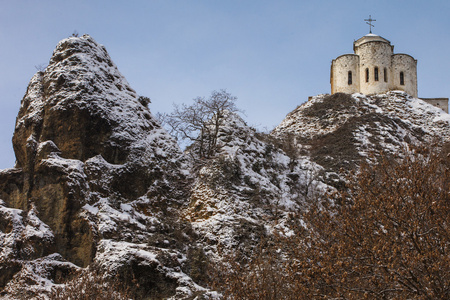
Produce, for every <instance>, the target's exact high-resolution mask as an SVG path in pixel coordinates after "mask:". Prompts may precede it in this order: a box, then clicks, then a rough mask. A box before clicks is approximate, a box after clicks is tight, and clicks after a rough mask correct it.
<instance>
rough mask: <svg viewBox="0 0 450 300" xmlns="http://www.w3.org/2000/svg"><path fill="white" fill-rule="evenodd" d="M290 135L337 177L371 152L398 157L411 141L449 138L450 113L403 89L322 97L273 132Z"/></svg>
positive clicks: (437, 140)
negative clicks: (371, 93) (383, 92)
mask: <svg viewBox="0 0 450 300" xmlns="http://www.w3.org/2000/svg"><path fill="white" fill-rule="evenodd" d="M286 134H291V135H292V136H293V137H294V138H295V140H296V142H297V146H298V147H299V149H300V151H303V153H304V154H306V155H309V156H311V159H312V160H313V161H315V162H317V163H319V164H320V165H322V166H323V167H324V168H326V169H327V171H328V175H329V176H331V175H332V173H335V176H334V177H335V178H337V173H338V172H339V170H340V169H341V168H344V170H349V169H352V168H354V167H355V166H357V165H359V163H360V161H361V160H365V159H366V158H367V157H368V155H369V154H370V153H372V152H383V153H385V154H388V155H392V156H394V157H395V156H396V155H398V154H399V153H400V152H401V151H400V150H401V149H402V148H405V147H407V146H408V145H419V144H430V143H431V144H432V143H436V144H437V145H439V144H443V143H446V142H448V141H450V116H449V115H448V114H447V113H445V112H444V111H443V110H441V109H439V108H437V107H434V106H432V105H430V104H428V103H426V102H424V101H422V100H420V99H416V98H412V97H410V96H408V95H407V94H405V93H404V92H397V91H393V92H388V93H386V94H380V95H373V96H366V95H362V94H354V95H347V94H334V95H331V96H330V95H318V96H316V97H313V98H312V99H311V100H310V101H308V102H306V103H305V104H303V105H301V106H299V107H297V108H296V109H295V110H294V111H292V112H291V113H289V114H288V115H287V116H286V118H285V119H284V120H283V121H282V122H281V124H280V125H278V126H277V127H276V128H275V129H274V130H273V132H272V135H273V136H275V137H282V136H285V135H286Z"/></svg>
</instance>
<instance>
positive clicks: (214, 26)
mask: <svg viewBox="0 0 450 300" xmlns="http://www.w3.org/2000/svg"><path fill="white" fill-rule="evenodd" d="M369 14H370V15H372V17H373V18H374V19H376V20H377V21H376V22H374V24H375V28H374V29H373V33H375V34H379V35H381V36H383V37H384V38H386V39H388V40H390V41H391V43H392V44H393V45H394V46H395V49H394V51H395V52H396V53H407V54H410V55H412V56H413V57H414V58H416V59H417V60H418V85H419V87H418V90H419V97H449V96H450V72H449V70H450V51H449V49H450V30H449V29H450V18H449V16H450V1H447V0H445V1H444V0H442V1H433V0H429V1H414V0H408V1H404V0H389V1H384V0H371V1H363V0H358V1H343V0H341V1H337V0H334V1H331V0H327V1H326V0H315V1H300V0H297V1H294V0H290V1H288V0H278V1H264V0H259V1H256V0H254V1H252V0H240V1H234V0H222V1H218V0H190V1H188V0H185V1H171V0H160V1H153V0H147V1H137V0H135V1H124V0H116V1H111V0H109V1H96V0H90V1H80V0H78V1H56V0H54V1H48V0H39V1H37V0H33V1H21V0H0V95H1V97H0V105H1V109H0V153H1V156H0V169H3V168H8V167H13V165H14V161H15V157H14V153H13V150H12V143H11V138H12V134H13V131H14V123H15V118H16V116H17V113H18V110H19V107H20V100H21V99H22V97H23V95H24V93H25V91H26V88H27V84H28V82H29V80H30V79H31V77H32V76H33V74H34V73H35V72H36V68H35V66H39V65H45V64H47V63H48V61H49V59H50V56H51V54H52V52H53V49H54V48H55V46H56V44H57V43H58V42H59V41H60V40H61V39H64V38H66V37H68V36H70V35H71V34H72V33H73V32H74V31H77V32H78V33H79V34H80V35H81V34H84V33H87V34H90V35H91V36H92V37H93V38H94V39H95V40H96V41H97V42H99V43H100V44H103V45H105V47H106V49H107V50H108V52H109V54H110V56H111V57H112V59H113V61H114V62H115V63H116V65H117V66H118V67H119V70H120V71H121V73H122V74H123V75H124V76H125V77H126V78H127V80H128V82H129V83H130V84H131V86H132V87H133V88H134V89H135V90H136V91H137V92H138V94H140V95H144V96H148V97H150V98H151V100H152V103H151V104H150V105H149V107H150V110H151V111H152V112H153V113H156V112H169V111H171V109H172V104H173V103H183V102H185V103H189V101H191V99H193V98H195V97H197V96H208V95H209V94H210V92H211V91H212V90H218V89H227V91H228V92H230V93H231V94H233V95H234V96H237V97H238V101H237V105H238V107H240V108H241V109H242V110H244V111H245V116H244V118H245V120H246V121H247V122H248V123H249V125H252V126H255V127H257V128H259V129H261V130H264V129H265V128H266V129H272V128H273V127H274V126H276V125H277V124H279V123H280V122H281V121H282V120H283V118H284V117H285V115H286V114H287V113H289V112H290V111H292V110H293V109H294V108H295V107H296V106H297V105H300V104H301V103H303V102H305V101H306V100H307V99H308V96H312V95H317V94H321V93H329V92H330V84H329V72H330V63H331V60H332V59H334V58H336V57H337V56H339V55H341V54H345V53H352V51H353V50H352V45H353V41H354V40H355V39H358V38H360V37H361V36H363V35H365V34H367V33H368V31H369V27H368V25H366V24H365V22H364V19H366V18H368V16H369Z"/></svg>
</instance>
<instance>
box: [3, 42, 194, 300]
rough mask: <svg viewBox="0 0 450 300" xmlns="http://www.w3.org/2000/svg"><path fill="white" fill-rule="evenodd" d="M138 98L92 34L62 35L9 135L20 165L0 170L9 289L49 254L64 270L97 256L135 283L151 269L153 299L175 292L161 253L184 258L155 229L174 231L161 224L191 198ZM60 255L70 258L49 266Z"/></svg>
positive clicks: (167, 143)
mask: <svg viewBox="0 0 450 300" xmlns="http://www.w3.org/2000/svg"><path fill="white" fill-rule="evenodd" d="M139 100H140V99H139V97H138V95H137V94H136V92H135V91H134V90H133V89H132V88H131V87H130V86H129V84H128V83H127V81H126V80H125V78H124V77H123V76H122V75H121V74H120V72H119V71H118V69H117V67H116V66H115V65H114V63H113V62H112V60H111V58H110V57H109V55H108V53H107V51H106V50H105V48H104V47H103V46H101V45H99V44H97V43H96V42H95V41H94V40H93V39H92V38H91V37H90V36H87V35H85V36H82V37H71V38H68V39H65V40H63V41H61V42H60V43H59V44H58V45H57V47H56V49H55V51H54V53H53V56H52V58H51V60H50V63H49V65H48V67H47V68H46V70H45V71H44V72H38V73H37V74H36V75H35V76H34V77H33V78H32V79H31V82H30V84H29V86H28V89H27V92H26V95H25V96H24V98H23V100H22V103H21V107H20V111H19V115H18V117H17V121H16V129H15V132H14V137H13V145H14V150H15V153H16V158H17V162H16V166H15V168H14V169H8V170H3V171H1V172H0V185H1V186H0V188H1V190H0V199H2V202H1V203H0V204H1V209H2V210H1V214H2V219H1V222H0V223H1V226H0V227H1V228H0V229H1V231H2V232H1V235H2V239H1V240H2V241H1V242H0V243H1V244H2V249H4V250H3V252H2V253H1V255H2V256H1V261H2V262H3V263H4V264H2V268H3V271H4V272H2V275H1V278H0V284H1V286H0V287H5V291H8V290H9V291H11V290H12V289H14V288H16V287H17V286H15V287H14V286H13V283H14V282H16V283H17V282H18V281H17V280H19V279H18V278H21V277H26V275H25V272H26V266H27V265H29V264H37V262H36V260H39V259H40V260H42V259H43V257H46V261H47V262H48V263H47V265H52V266H54V268H62V270H64V272H66V271H67V269H71V268H72V269H77V268H79V267H86V266H88V265H90V264H92V263H93V262H95V263H97V264H99V265H101V266H104V267H105V268H109V269H111V268H115V269H114V270H112V272H117V273H121V274H123V276H125V275H124V274H126V276H125V277H126V278H128V279H129V280H131V279H132V278H135V277H138V278H139V280H144V281H145V280H146V281H148V280H150V281H151V279H148V278H147V279H144V277H145V276H137V273H139V274H145V273H149V272H150V273H152V274H153V275H154V276H153V277H150V278H154V282H153V283H152V284H153V285H154V286H156V287H157V288H155V289H154V290H153V291H149V293H151V295H154V296H155V295H157V294H158V293H157V292H155V291H158V287H159V290H160V291H161V295H165V296H170V295H172V294H175V293H176V291H175V289H176V288H177V287H178V285H179V284H177V280H181V279H182V280H185V279H184V277H183V276H181V275H176V274H175V273H174V274H171V275H170V276H169V275H168V273H170V272H169V271H170V270H166V271H161V266H162V264H161V262H159V261H158V260H157V259H155V257H157V256H158V255H162V254H164V255H166V256H174V257H177V255H178V256H180V255H181V254H180V253H178V252H177V251H176V250H173V251H172V252H170V251H169V252H167V251H168V250H159V248H158V247H157V246H158V245H157V243H158V242H162V241H158V239H156V238H155V235H156V233H155V231H157V230H156V228H159V227H161V226H164V227H166V228H165V230H166V232H167V236H169V235H170V232H171V230H174V228H172V227H170V226H166V225H165V224H168V223H170V220H172V219H174V220H175V219H176V218H177V211H178V209H179V208H180V207H181V206H183V205H184V203H185V202H186V201H187V196H186V195H185V194H186V192H187V188H186V182H187V179H186V175H187V174H188V171H187V170H186V161H185V159H184V158H183V155H182V152H181V150H180V148H179V147H178V145H177V143H176V142H175V140H174V139H173V138H172V137H171V136H170V135H169V134H168V133H167V132H166V131H165V130H164V129H163V128H162V127H161V126H160V125H159V124H158V122H157V121H156V120H155V119H154V117H153V116H152V114H151V113H150V111H149V109H148V107H146V106H144V105H143V104H142V103H141V102H140V101H139ZM161 224H163V225H161ZM163 240H166V238H164V239H163ZM123 243H130V245H127V244H123ZM131 243H132V244H131ZM155 243H156V244H155ZM133 245H134V246H133ZM162 246H164V245H162ZM133 247H135V249H134V248H133ZM180 247H181V246H180ZM124 248H125V249H126V248H130V250H128V251H126V255H125V257H126V259H125V258H124V256H123V255H121V254H120V251H122V250H123V249H124ZM138 248H139V249H138ZM164 248H167V247H164ZM173 248H176V247H175V246H174V247H173ZM132 249H134V250H132ZM163 252H164V253H163ZM166 252H167V253H166ZM118 253H119V254H118ZM133 253H134V254H133ZM143 253H144V254H145V253H147V255H143ZM55 255H57V259H56V260H58V261H63V262H64V263H58V264H56V263H52V261H53V260H54V259H55ZM142 255H143V256H142ZM7 261H8V262H7ZM6 262H7V263H6ZM131 262H133V263H131ZM143 266H147V267H143ZM55 272H56V271H55V270H54V271H52V272H50V273H55ZM155 272H156V273H155ZM50 273H48V272H47V273H46V272H44V273H42V274H40V275H39V276H42V278H47V277H46V276H50V275H49V274H50ZM155 274H156V275H155ZM157 274H159V275H157ZM12 278H13V279H14V280H11V279H12ZM48 279H51V280H53V282H55V278H54V277H53V278H48ZM166 279H167V280H166ZM28 280H29V281H30V280H31V279H29V278H28ZM185 281H186V280H185ZM188 281H189V280H188ZM31 282H33V280H31ZM168 282H172V283H171V284H169V285H168ZM147 283H148V282H147ZM148 284H150V283H148ZM148 284H147V285H148ZM187 284H189V282H188V283H187ZM31 285H33V284H29V286H31ZM34 285H35V286H36V289H39V288H41V289H46V288H48V286H45V285H42V282H39V280H36V279H34ZM142 286H143V285H142ZM167 286H170V288H168V287H167ZM138 293H141V294H142V295H143V296H145V292H144V291H140V292H138Z"/></svg>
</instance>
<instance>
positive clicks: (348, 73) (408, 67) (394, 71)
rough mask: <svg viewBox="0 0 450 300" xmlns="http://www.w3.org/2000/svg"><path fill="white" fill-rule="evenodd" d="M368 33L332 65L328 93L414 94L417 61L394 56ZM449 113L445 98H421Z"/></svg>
mask: <svg viewBox="0 0 450 300" xmlns="http://www.w3.org/2000/svg"><path fill="white" fill-rule="evenodd" d="M365 21H369V22H368V23H367V24H368V25H369V26H370V29H371V30H370V33H369V34H367V35H365V36H363V37H361V38H360V39H358V40H356V41H355V42H354V43H353V51H354V53H353V54H344V55H341V56H339V57H337V58H336V59H333V61H332V63H331V72H330V83H331V94H334V93H348V94H352V93H362V94H366V95H371V94H381V93H386V92H388V91H392V90H400V91H404V92H406V93H407V94H409V95H411V96H412V97H415V98H418V94H417V60H416V59H414V57H412V56H411V55H408V54H403V53H394V46H393V45H391V42H390V41H388V40H387V39H385V38H383V37H381V36H379V35H376V34H373V33H372V27H373V26H374V25H372V21H375V20H373V19H372V18H371V17H369V19H367V20H365ZM420 99H422V100H424V101H426V102H428V103H430V104H432V105H434V106H437V107H439V108H441V109H442V110H444V111H445V112H447V113H448V98H420Z"/></svg>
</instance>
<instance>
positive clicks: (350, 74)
mask: <svg viewBox="0 0 450 300" xmlns="http://www.w3.org/2000/svg"><path fill="white" fill-rule="evenodd" d="M352 83H353V81H352V71H348V85H351V84H352Z"/></svg>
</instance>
